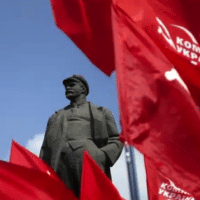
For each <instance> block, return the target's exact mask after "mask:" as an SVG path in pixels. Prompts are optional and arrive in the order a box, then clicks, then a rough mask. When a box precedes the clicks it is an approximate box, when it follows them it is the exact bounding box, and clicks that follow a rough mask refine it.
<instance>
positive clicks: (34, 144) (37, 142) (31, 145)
mask: <svg viewBox="0 0 200 200" xmlns="http://www.w3.org/2000/svg"><path fill="white" fill-rule="evenodd" d="M43 139H44V133H41V134H36V135H35V136H34V137H33V138H31V139H30V140H28V142H27V145H26V148H27V149H28V150H30V151H31V152H33V153H34V154H36V155H38V156H39V153H40V148H41V146H42V142H43Z"/></svg>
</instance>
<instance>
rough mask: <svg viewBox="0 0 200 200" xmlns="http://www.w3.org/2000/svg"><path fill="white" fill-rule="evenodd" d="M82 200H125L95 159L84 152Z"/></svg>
mask: <svg viewBox="0 0 200 200" xmlns="http://www.w3.org/2000/svg"><path fill="white" fill-rule="evenodd" d="M80 199H81V200H94V199H95V200H102V199H103V200H111V199H115V200H125V199H123V198H122V197H121V196H120V194H119V192H118V190H117V189H116V188H115V186H114V185H113V184H112V182H111V181H110V179H109V178H108V177H107V176H106V175H105V173H104V172H103V171H102V169H101V168H100V167H99V166H98V165H97V163H96V162H95V161H94V160H93V158H92V157H91V156H90V155H89V154H88V153H87V152H86V151H84V158H83V171H82V183H81V198H80Z"/></svg>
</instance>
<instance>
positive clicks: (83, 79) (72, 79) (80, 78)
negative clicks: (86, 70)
mask: <svg viewBox="0 0 200 200" xmlns="http://www.w3.org/2000/svg"><path fill="white" fill-rule="evenodd" d="M70 81H80V82H82V83H83V84H84V86H85V87H86V90H87V94H86V95H88V94H89V85H88V82H87V81H86V80H85V78H84V77H83V76H81V75H73V76H71V77H68V78H66V79H64V80H63V85H66V83H67V82H70Z"/></svg>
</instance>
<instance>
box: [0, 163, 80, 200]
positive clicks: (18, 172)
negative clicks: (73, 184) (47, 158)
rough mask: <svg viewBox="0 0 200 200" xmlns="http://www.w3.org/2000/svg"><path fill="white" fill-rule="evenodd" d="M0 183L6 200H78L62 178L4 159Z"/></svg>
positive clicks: (0, 189) (0, 172)
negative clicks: (57, 178)
mask: <svg viewBox="0 0 200 200" xmlns="http://www.w3.org/2000/svg"><path fill="white" fill-rule="evenodd" d="M0 185H1V187H0V197H1V199H4V200H19V199H28V200H35V199H37V200H55V199H56V200H77V198H75V197H74V194H73V192H72V191H71V190H69V189H67V188H66V187H65V185H64V184H63V183H62V182H61V181H60V180H56V179H54V178H52V177H50V176H49V175H48V174H45V173H43V172H40V171H38V170H34V169H29V168H26V167H22V166H20V165H15V164H12V163H7V162H3V161H0Z"/></svg>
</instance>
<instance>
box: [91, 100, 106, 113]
mask: <svg viewBox="0 0 200 200" xmlns="http://www.w3.org/2000/svg"><path fill="white" fill-rule="evenodd" d="M89 104H90V106H91V108H92V109H96V110H98V111H102V112H105V111H106V110H107V108H105V107H103V106H98V105H95V104H93V103H92V102H89Z"/></svg>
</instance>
